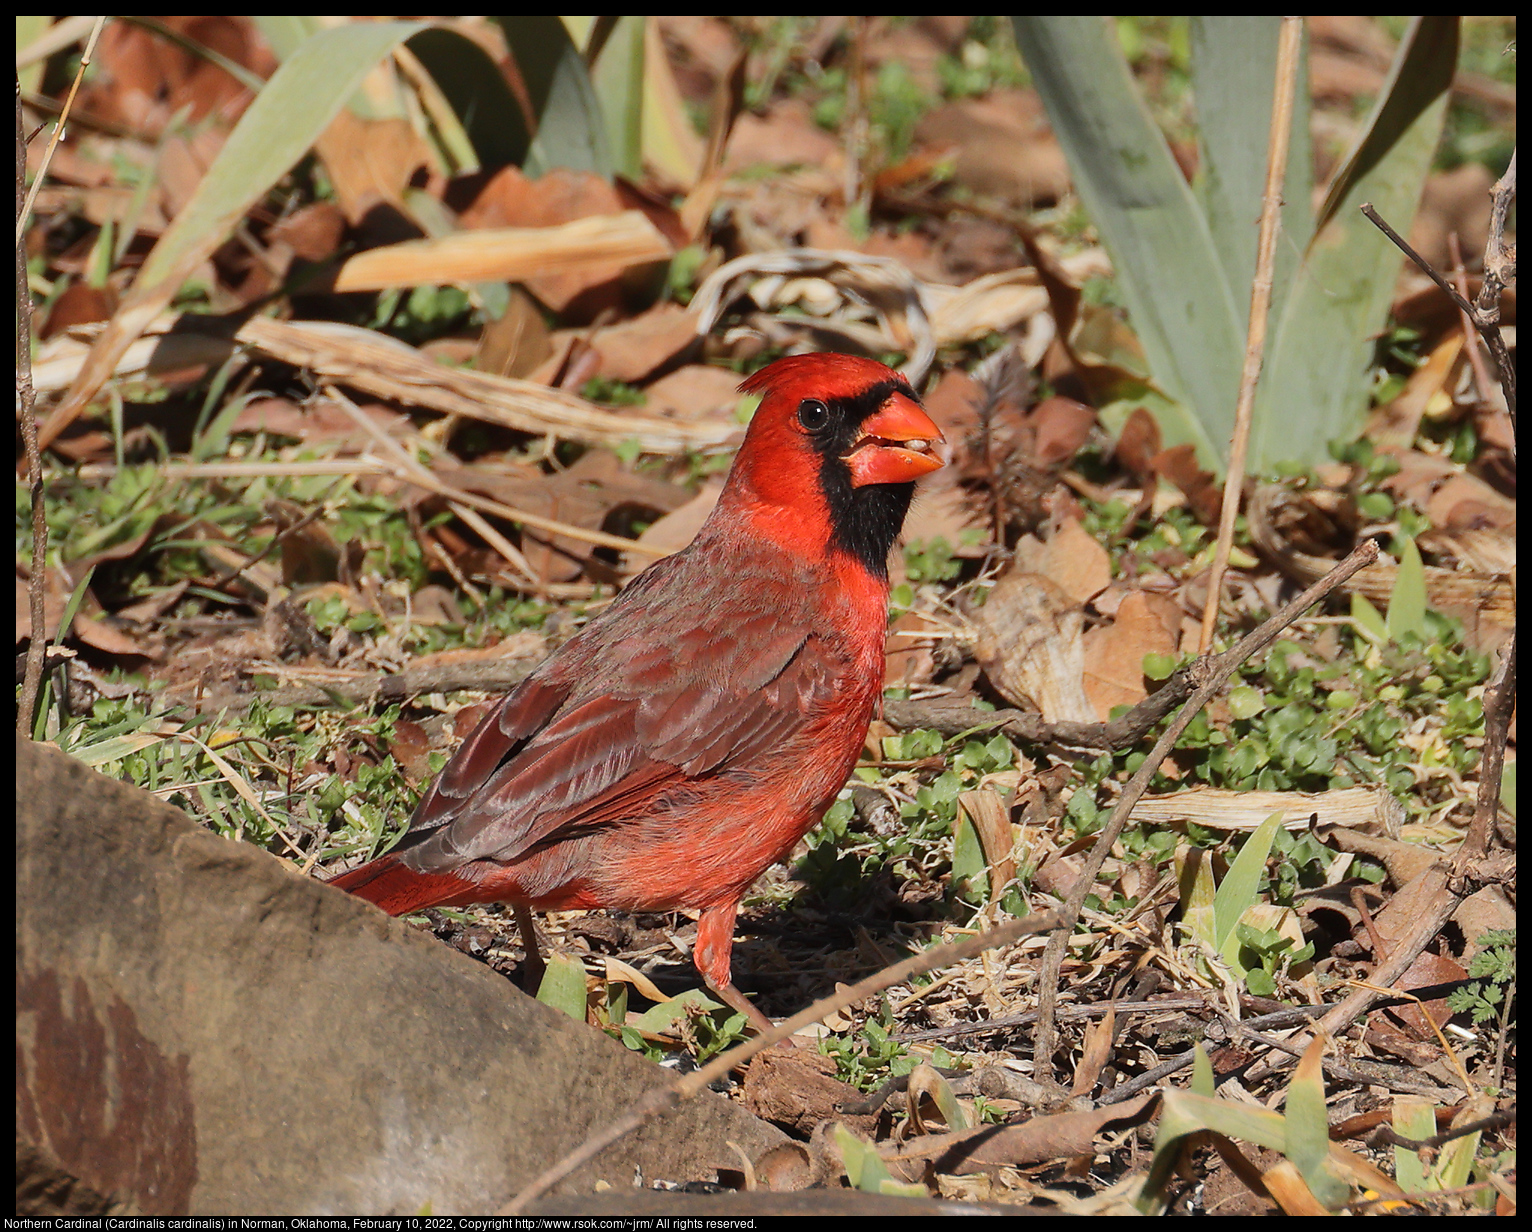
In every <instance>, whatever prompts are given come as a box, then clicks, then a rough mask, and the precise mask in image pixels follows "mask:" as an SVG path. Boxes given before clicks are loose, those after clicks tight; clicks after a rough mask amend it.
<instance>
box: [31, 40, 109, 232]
mask: <svg viewBox="0 0 1532 1232" xmlns="http://www.w3.org/2000/svg"><path fill="white" fill-rule="evenodd" d="M104 25H106V18H105V17H97V18H96V24H95V25H94V26H92V27H91V29H90V37H89V38H88V39H86V40H85V53H84V54H83V55H82V56H81V57H80V67H79V68H78V69H76V70H75V75H74V80H73V81H72V82H70V84H69V96H68V97H67V98H66V99H65V100H64V109H63V110H62V111H61V112H59V118H58V123H57V124H55V125H54V126H53V136H52V137H50V138H48V148H47V149H46V150H44V151H43V158H42V162H40V163H39V164H38V166H37V177H36V178H35V179H34V180H33V181H32V190H31V191H30V192H29V193H27V199H26V204H25V205H23V206H22V207H21V208H20V209H19V210H17V211H16V243H17V245H18V246H19V245H20V244H21V238H22V236H23V235H24V234H25V233H26V225H27V219H28V218H30V217H31V215H32V203H33V202H34V201H36V200H37V194H38V193H39V192H40V191H42V186H43V180H44V179H45V178H46V176H47V174H48V164H49V163H51V162H52V161H53V151H54V150H55V149H56V148H57V147H58V143H59V141H60V140H61V139H62V138H63V136H64V129H65V127H66V126H67V125H68V123H69V109H70V108H71V107H72V106H74V96H75V94H76V93H78V91H79V89H80V83H81V82H82V81H84V80H85V70H86V69H87V68H88V67H89V66H90V57H91V53H92V52H94V51H95V49H96V39H97V37H98V36H99V35H100V34H101V27H102V26H104ZM16 109H17V111H18V113H19V112H20V110H21V79H20V78H19V77H18V78H17V79H16ZM16 140H17V147H18V150H19V153H18V157H19V158H20V159H21V160H22V174H23V175H25V173H26V157H27V154H26V142H25V141H24V140H23V138H22V136H21V126H20V123H19V121H18V123H17V128H16Z"/></svg>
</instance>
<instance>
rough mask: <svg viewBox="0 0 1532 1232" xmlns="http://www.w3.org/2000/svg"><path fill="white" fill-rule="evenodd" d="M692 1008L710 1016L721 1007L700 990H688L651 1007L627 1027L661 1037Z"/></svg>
mask: <svg viewBox="0 0 1532 1232" xmlns="http://www.w3.org/2000/svg"><path fill="white" fill-rule="evenodd" d="M689 1006H690V1007H694V1008H696V1009H699V1010H702V1011H703V1012H705V1013H709V1014H711V1013H712V1012H713V1011H714V1010H721V1009H723V1006H721V1005H719V1004H718V1002H716V1001H714V1000H713V999H712V998H711V997H709V996H708V995H707V993H705V992H703V991H702V989H700V988H688V989H687V990H686V991H685V992H683V993H681V994H679V995H678V996H674V997H672V998H671V999H670V1000H669V1001H665V1002H662V1003H661V1004H659V1005H655V1006H651V1007H650V1008H649V1009H647V1010H645V1011H644V1012H643V1013H642V1014H640V1015H639V1016H638V1017H637V1018H633V1019H630V1020H629V1022H628V1026H630V1027H636V1028H638V1029H639V1030H640V1031H645V1032H647V1033H648V1034H650V1035H663V1034H664V1033H665V1032H666V1031H668V1030H669V1029H670V1024H671V1023H673V1022H675V1020H676V1019H677V1018H684V1017H686V1011H687V1008H688V1007H689Z"/></svg>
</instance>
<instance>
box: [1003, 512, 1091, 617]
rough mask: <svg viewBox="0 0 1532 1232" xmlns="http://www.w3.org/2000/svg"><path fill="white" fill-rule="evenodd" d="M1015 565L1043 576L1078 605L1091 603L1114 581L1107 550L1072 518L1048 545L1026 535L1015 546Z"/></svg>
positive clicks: (1062, 525) (1060, 527)
mask: <svg viewBox="0 0 1532 1232" xmlns="http://www.w3.org/2000/svg"><path fill="white" fill-rule="evenodd" d="M1016 566H1017V567H1018V568H1025V569H1026V570H1028V571H1030V572H1032V573H1040V574H1042V575H1043V576H1044V577H1046V578H1047V579H1048V580H1049V581H1050V582H1052V583H1053V584H1054V585H1055V586H1057V587H1058V588H1059V589H1060V590H1061V591H1063V592H1064V594H1066V595H1068V596H1069V598H1071V599H1072V600H1074V602H1076V603H1079V604H1084V603H1088V602H1090V600H1091V599H1093V598H1094V597H1095V596H1096V595H1098V594H1100V593H1101V592H1102V591H1103V590H1105V589H1106V588H1107V587H1108V586H1109V585H1110V584H1111V581H1112V562H1111V559H1110V558H1109V557H1108V556H1107V554H1106V549H1105V548H1103V547H1102V546H1101V544H1099V543H1098V542H1096V540H1095V539H1094V538H1093V537H1092V536H1091V535H1090V534H1088V533H1087V532H1086V530H1085V528H1084V527H1083V526H1081V525H1080V523H1079V522H1077V521H1075V520H1074V519H1073V518H1069V519H1067V520H1065V521H1064V522H1063V523H1062V524H1061V525H1060V526H1059V528H1058V530H1057V531H1055V532H1054V534H1053V537H1052V538H1050V539H1049V540H1048V542H1047V543H1041V542H1039V541H1038V540H1037V539H1036V538H1034V537H1033V536H1031V535H1027V536H1024V537H1023V538H1022V539H1021V541H1020V542H1019V543H1017V545H1016Z"/></svg>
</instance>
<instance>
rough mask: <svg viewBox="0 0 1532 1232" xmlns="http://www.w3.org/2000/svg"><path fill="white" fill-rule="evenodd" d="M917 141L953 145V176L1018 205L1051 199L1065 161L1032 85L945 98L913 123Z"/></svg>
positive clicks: (1063, 180) (1064, 175)
mask: <svg viewBox="0 0 1532 1232" xmlns="http://www.w3.org/2000/svg"><path fill="white" fill-rule="evenodd" d="M915 140H916V143H917V147H926V146H934V147H937V148H939V149H953V150H955V151H956V155H955V157H954V159H953V177H952V178H953V182H954V183H957V184H960V185H962V186H963V187H964V188H966V189H968V190H969V191H970V192H973V193H975V194H977V195H979V196H981V197H988V198H999V199H1001V200H1004V201H1007V202H1012V203H1015V204H1017V205H1023V206H1026V205H1033V204H1037V203H1041V202H1046V201H1056V200H1058V199H1059V197H1061V196H1063V195H1064V193H1066V192H1067V191H1068V190H1069V164H1068V162H1067V161H1066V160H1065V158H1064V152H1063V150H1062V149H1060V147H1059V144H1058V141H1057V140H1056V139H1055V138H1054V136H1053V133H1052V130H1051V129H1050V128H1049V127H1048V122H1047V117H1046V115H1045V113H1044V111H1043V106H1042V103H1041V102H1040V101H1039V99H1038V97H1037V93H1036V91H1033V90H993V91H991V92H990V93H989V94H987V95H985V96H984V97H983V98H973V99H963V100H961V101H959V102H953V103H947V104H945V105H944V106H941V107H937V108H936V109H935V110H933V111H930V112H927V113H926V115H925V116H923V117H922V118H921V120H920V123H919V124H917V125H916V127H915Z"/></svg>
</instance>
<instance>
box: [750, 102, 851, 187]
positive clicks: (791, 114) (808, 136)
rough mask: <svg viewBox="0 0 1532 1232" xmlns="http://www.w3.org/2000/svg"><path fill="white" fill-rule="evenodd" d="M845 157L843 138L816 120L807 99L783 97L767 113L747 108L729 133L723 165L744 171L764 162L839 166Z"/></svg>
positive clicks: (765, 163)
mask: <svg viewBox="0 0 1532 1232" xmlns="http://www.w3.org/2000/svg"><path fill="white" fill-rule="evenodd" d="M844 161H845V155H844V153H842V151H841V145H840V142H839V141H837V140H836V139H835V138H834V137H833V136H832V135H831V134H829V133H827V132H825V130H824V129H822V128H820V127H819V125H818V124H816V123H815V122H814V114H813V112H812V111H811V110H810V108H809V104H808V102H807V101H806V100H805V99H801V98H784V99H779V100H777V101H776V102H773V103H771V104H769V105H768V106H767V107H766V110H765V113H764V114H762V115H756V114H755V113H754V112H749V111H747V112H745V114H744V115H742V116H740V117H739V119H738V120H736V121H735V123H734V131H733V132H732V133H731V134H730V136H729V146H728V151H727V153H726V154H725V155H724V168H725V170H727V171H729V172H736V171H743V170H745V169H746V168H748V167H758V166H762V165H766V166H773V167H783V166H798V165H802V166H807V167H823V168H829V169H832V170H833V169H836V168H839V167H840V165H841V164H842V163H843V162H844Z"/></svg>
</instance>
